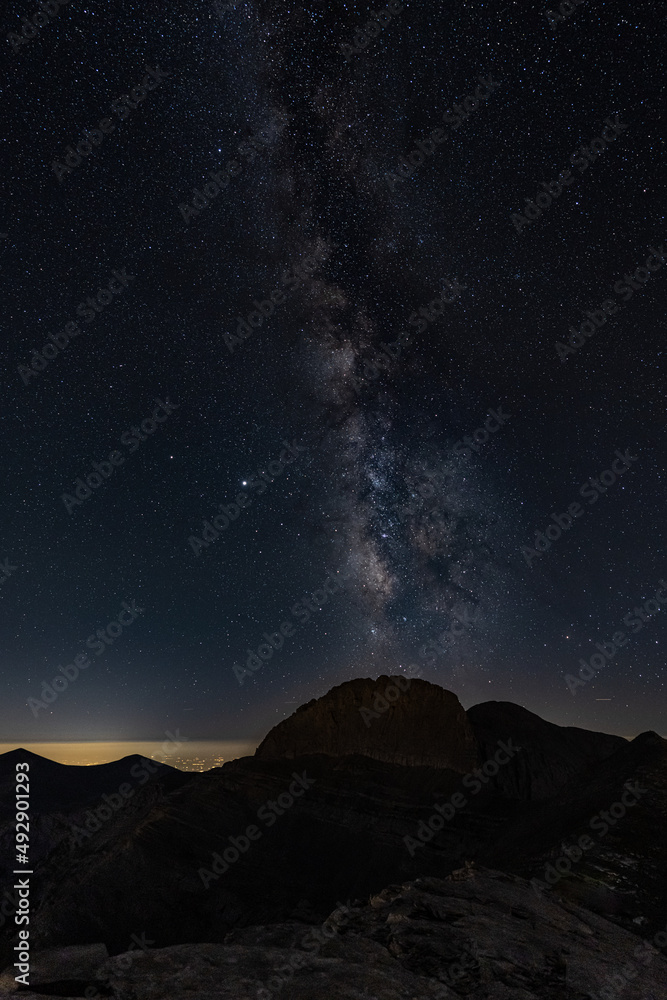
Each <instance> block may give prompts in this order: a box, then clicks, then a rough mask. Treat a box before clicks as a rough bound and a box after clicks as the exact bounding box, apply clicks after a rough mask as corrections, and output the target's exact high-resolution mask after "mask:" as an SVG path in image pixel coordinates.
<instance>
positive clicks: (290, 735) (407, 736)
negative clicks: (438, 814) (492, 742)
mask: <svg viewBox="0 0 667 1000" xmlns="http://www.w3.org/2000/svg"><path fill="white" fill-rule="evenodd" d="M318 753H322V754H327V755H328V756H331V757H344V756H350V755H353V754H360V755H362V756H364V757H369V758H370V759H372V760H383V761H386V762H387V763H390V764H402V765H404V766H407V767H439V768H448V769H450V770H452V771H457V772H458V773H460V774H465V773H466V772H467V771H470V770H471V769H472V768H473V767H474V766H475V765H476V764H477V763H479V761H478V750H477V744H476V741H475V737H474V734H473V731H472V729H471V727H470V724H469V722H468V720H467V718H466V713H465V712H464V710H463V706H462V705H461V703H460V701H459V700H458V698H457V697H456V695H455V694H452V692H451V691H445V689H444V688H441V687H439V686H438V685H437V684H431V683H429V682H428V681H423V680H420V679H418V678H417V679H415V678H413V679H410V678H406V677H387V676H386V675H382V676H381V677H378V678H377V680H375V681H374V680H371V679H370V678H368V677H366V678H358V679H356V680H353V681H347V682H346V683H345V684H340V685H339V686H338V687H334V688H332V689H331V690H330V691H329V692H328V693H327V694H325V695H323V697H321V698H316V699H313V700H312V701H309V702H308V703H307V704H306V705H302V706H301V707H300V708H298V709H297V710H296V712H294V713H293V714H292V715H291V716H290V717H289V718H288V719H284V720H283V721H282V722H279V723H278V725H277V726H274V728H273V729H272V730H271V732H270V733H269V734H268V736H266V737H265V739H264V740H263V741H262V743H260V745H259V746H258V748H257V750H256V751H255V756H256V757H262V758H271V757H274V758H275V757H279V758H287V757H303V756H304V755H306V754H318Z"/></svg>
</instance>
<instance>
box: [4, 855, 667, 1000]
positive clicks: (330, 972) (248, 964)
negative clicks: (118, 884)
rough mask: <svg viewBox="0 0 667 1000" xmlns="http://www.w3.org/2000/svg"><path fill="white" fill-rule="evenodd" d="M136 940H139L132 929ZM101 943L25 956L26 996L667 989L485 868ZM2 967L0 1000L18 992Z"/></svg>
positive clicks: (529, 997) (581, 913)
mask: <svg viewBox="0 0 667 1000" xmlns="http://www.w3.org/2000/svg"><path fill="white" fill-rule="evenodd" d="M137 941H139V942H141V938H139V937H137ZM141 943H142V947H141V948H138V947H137V948H135V949H134V950H132V951H130V952H127V953H125V954H120V955H115V956H114V957H112V958H108V957H107V956H106V948H105V946H104V945H101V944H98V945H84V946H74V947H69V948H62V949H53V950H51V951H48V952H44V953H42V954H41V956H40V955H38V956H35V957H34V959H33V963H32V976H31V986H32V989H30V990H29V991H24V990H21V995H22V996H23V997H25V998H26V1000H28V998H31V997H35V998H36V997H38V996H44V995H45V994H46V995H50V996H54V995H55V996H60V997H72V998H73V997H82V996H87V997H89V998H95V997H102V996H109V997H113V998H117V1000H167V998H168V1000H272V998H275V997H278V996H282V997H283V998H284V1000H449V998H451V1000H455V998H459V997H467V998H469V1000H591V998H598V997H600V998H605V1000H609V998H612V997H613V998H616V997H617V996H618V997H619V998H621V1000H664V997H666V996H667V961H666V960H665V959H664V958H663V957H662V955H660V954H659V953H658V952H657V951H656V950H655V949H652V948H651V947H650V945H649V944H648V943H647V942H640V940H639V939H638V938H637V937H635V936H634V935H633V934H631V933H629V932H628V931H626V930H624V929H622V928H620V927H617V926H615V925H614V924H613V923H610V922H609V921H607V920H605V919H603V918H602V917H599V916H596V915H595V914H593V913H590V912H589V911H587V910H584V909H582V908H580V907H578V906H577V905H575V904H574V903H571V902H568V901H566V900H564V899H560V898H559V897H558V896H557V895H555V894H553V893H548V894H547V893H541V892H540V891H539V890H535V889H534V888H533V887H532V886H531V884H530V883H529V882H527V881H526V880H524V879H521V878H518V877H516V876H512V875H507V874H503V873H501V872H497V871H493V870H490V869H479V870H478V869H475V868H473V867H470V866H467V867H466V868H463V869H459V870H457V871H455V872H453V873H452V874H451V875H450V876H448V877H447V878H446V879H434V878H424V879H417V880H416V881H414V882H407V883H405V884H403V885H394V886H389V887H388V888H386V889H385V890H384V891H382V892H381V893H379V894H378V895H376V896H373V897H371V899H370V901H369V902H368V903H367V904H365V905H359V904H357V905H352V904H351V903H348V904H341V905H340V906H339V907H338V908H337V910H336V911H335V912H334V913H333V914H332V915H331V916H330V917H329V918H328V920H327V921H326V922H325V923H324V924H323V925H320V926H318V927H308V926H307V925H305V924H303V923H296V922H289V923H283V924H274V925H269V926H256V927H247V928H244V929H237V930H234V931H231V932H230V933H229V934H228V935H227V937H226V938H225V941H224V942H223V943H218V944H180V945H174V946H172V947H169V948H160V949H152V948H150V947H149V948H146V947H145V944H144V943H143V942H141ZM15 985H16V984H15V983H14V981H13V978H12V976H11V973H10V972H9V970H5V972H4V973H3V974H2V976H0V1000H7V998H9V997H14V996H16V995H17V994H16V992H15V991H14V988H15Z"/></svg>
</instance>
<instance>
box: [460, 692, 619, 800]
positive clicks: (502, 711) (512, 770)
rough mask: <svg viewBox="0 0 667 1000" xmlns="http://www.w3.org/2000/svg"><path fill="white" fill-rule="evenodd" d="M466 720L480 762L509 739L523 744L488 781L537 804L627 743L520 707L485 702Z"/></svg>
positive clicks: (510, 795)
mask: <svg viewBox="0 0 667 1000" xmlns="http://www.w3.org/2000/svg"><path fill="white" fill-rule="evenodd" d="M467 715H468V720H469V722H470V724H471V726H472V729H473V731H474V733H475V736H476V737H477V741H478V743H479V748H480V753H481V754H482V756H483V758H484V760H486V759H487V758H489V757H492V756H493V753H494V752H495V748H496V746H497V741H498V740H499V739H501V740H506V739H507V738H508V737H511V739H512V740H513V741H514V742H515V743H516V744H517V746H520V747H521V748H522V752H521V753H518V754H516V755H515V756H514V757H513V758H512V760H511V761H510V763H509V764H507V765H506V766H504V767H502V768H501V769H500V771H499V773H498V774H497V776H496V777H495V778H493V779H492V782H491V784H492V785H493V786H494V787H495V788H496V789H497V790H498V791H499V792H500V793H501V794H502V795H504V796H506V797H507V798H510V799H523V800H524V801H528V802H537V801H541V800H544V799H549V798H551V797H552V796H554V795H555V794H556V793H557V792H558V791H559V789H561V788H562V787H563V786H564V785H565V784H566V783H567V782H568V781H570V780H572V779H573V778H575V777H576V776H577V775H579V774H581V773H583V772H586V771H587V770H588V769H589V768H591V767H593V766H594V765H596V764H598V763H599V762H600V761H603V760H605V759H606V758H607V757H610V756H611V755H612V754H613V753H615V752H616V751H617V750H620V749H621V748H622V747H626V746H627V745H628V743H627V740H624V739H623V737H622V736H610V735H608V734H606V733H593V732H590V731H589V730H587V729H575V728H574V727H567V728H566V727H563V726H556V725H554V724H553V723H552V722H546V721H545V720H544V719H540V717H539V716H538V715H534V714H533V713H532V712H529V711H528V710H527V709H525V708H522V707H521V706H520V705H515V704H513V703H512V702H507V701H486V702H483V703H482V704H481V705H474V706H473V707H472V708H469V709H468V713H467Z"/></svg>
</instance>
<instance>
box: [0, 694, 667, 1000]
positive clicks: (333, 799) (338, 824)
mask: <svg viewBox="0 0 667 1000" xmlns="http://www.w3.org/2000/svg"><path fill="white" fill-rule="evenodd" d="M388 690H389V694H390V697H389V699H387V698H385V694H386V692H387V691H388ZM396 692H397V693H396ZM499 747H504V748H505V750H506V751H509V752H504V751H501V752H500V756H496V755H497V754H498V749H499ZM18 760H27V761H28V762H29V763H30V780H31V798H32V809H33V814H32V819H31V823H32V831H33V836H32V846H31V850H32V856H33V863H34V866H35V869H36V874H35V876H34V878H33V906H34V909H33V914H34V915H33V918H32V920H31V941H32V946H33V949H34V951H35V952H37V951H39V950H41V949H47V948H54V947H58V946H68V945H91V946H92V945H95V944H99V943H104V945H105V946H106V948H107V949H108V951H109V953H110V954H112V955H113V954H114V953H119V952H124V951H127V949H128V948H129V947H130V942H132V941H133V940H134V938H133V937H132V935H137V934H141V933H143V934H145V935H146V938H147V939H148V940H150V941H151V942H153V943H152V945H151V947H152V948H161V947H166V946H172V945H179V944H185V943H192V942H209V943H216V942H217V943H222V942H223V941H225V940H226V936H227V935H228V934H231V936H230V937H229V938H228V939H227V941H228V944H229V943H234V942H236V943H237V944H238V945H239V947H240V946H241V944H243V945H244V946H245V945H248V946H249V945H250V944H251V943H252V942H253V941H255V945H256V946H257V947H259V945H260V943H262V942H263V945H262V946H266V944H267V941H268V940H269V938H271V935H274V936H276V941H278V943H279V944H280V946H281V947H282V946H285V945H286V941H287V938H289V934H290V933H292V935H293V934H294V933H296V932H295V931H294V927H295V926H296V927H297V928H298V926H303V924H301V925H299V924H295V921H303V920H308V921H309V922H311V923H315V922H321V921H322V920H324V919H325V918H326V917H327V916H328V915H329V914H330V913H331V911H332V910H333V909H334V908H335V907H336V905H337V903H339V901H341V900H355V899H356V900H358V901H366V900H367V899H368V898H369V897H371V896H375V895H376V894H377V893H380V894H381V897H382V899H383V900H384V902H383V903H382V906H380V911H381V912H382V913H384V908H385V907H387V908H388V912H389V911H391V912H394V913H396V914H398V913H401V912H405V913H406V914H408V915H411V916H410V919H411V920H417V917H418V916H419V915H421V916H419V919H420V920H421V919H422V918H423V919H426V918H427V917H428V919H429V920H431V919H433V912H432V910H433V905H435V904H433V900H432V899H431V898H430V896H429V900H430V901H429V902H427V901H426V898H427V895H428V893H430V892H431V891H432V892H433V893H435V897H437V899H439V900H440V902H439V903H438V904H437V906H440V905H443V906H445V908H447V907H448V906H449V905H450V903H451V900H450V901H449V902H443V899H442V896H443V893H444V894H445V895H446V896H448V895H449V894H450V892H454V889H453V888H452V887H453V886H454V885H456V886H458V888H457V889H456V893H455V895H456V894H458V896H460V894H461V893H463V896H461V898H468V899H469V900H471V906H473V904H474V906H473V908H474V909H479V908H482V909H483V907H484V906H487V905H488V906H489V907H490V908H491V910H493V906H494V905H495V904H493V903H492V902H491V901H490V899H491V897H490V896H489V893H490V892H491V890H490V889H489V888H488V887H489V886H490V885H492V884H493V885H494V886H496V887H502V892H507V893H509V892H510V888H509V887H510V886H511V887H512V888H511V893H513V894H515V895H516V898H517V900H519V899H521V900H523V902H521V903H519V902H517V903H516V907H514V904H513V910H512V912H513V913H514V911H515V910H516V912H518V911H519V910H520V909H521V907H524V908H527V909H531V907H534V906H537V905H538V903H539V898H540V897H539V893H538V892H536V891H533V889H531V888H530V886H528V885H527V884H526V883H524V882H522V881H521V877H523V878H526V879H530V878H533V877H537V878H538V879H540V880H541V881H544V873H545V870H546V869H545V865H546V864H547V863H548V862H549V861H550V860H552V861H553V860H554V859H556V858H559V857H561V856H562V847H561V844H562V843H563V842H565V843H567V844H569V843H576V838H577V837H578V836H580V835H581V834H582V833H583V832H586V831H588V832H589V833H590V832H591V831H590V829H589V823H590V820H591V818H592V817H594V816H595V815H596V814H597V813H598V812H599V811H600V810H604V809H605V808H609V807H610V806H611V805H612V803H614V802H616V801H618V800H619V799H620V797H621V795H622V793H623V791H624V787H623V786H624V782H626V781H630V782H636V783H638V786H639V787H641V788H645V789H646V794H642V796H641V797H640V799H639V801H638V802H637V804H636V805H633V808H628V809H627V811H626V815H624V817H623V819H622V820H619V821H618V822H617V823H616V822H615V823H614V825H613V827H610V828H609V830H608V832H607V833H606V835H605V836H604V837H601V836H599V834H598V833H596V834H595V835H593V836H592V841H594V843H592V846H591V849H590V850H587V851H586V852H585V853H584V856H583V857H582V858H581V859H580V860H579V861H578V863H576V864H572V865H571V871H570V872H569V874H568V875H567V876H566V877H564V878H560V877H559V879H558V884H557V888H555V889H553V890H551V899H552V900H556V899H558V898H565V899H567V900H569V901H570V903H571V902H572V901H575V902H578V903H580V904H581V905H583V906H586V907H587V908H588V910H589V911H594V912H596V913H597V914H598V915H599V918H600V919H602V918H606V919H607V920H609V919H611V920H613V921H614V922H615V923H616V924H619V925H621V926H622V927H623V928H625V930H624V932H623V933H627V931H628V930H631V931H634V932H636V931H637V930H639V928H640V925H639V924H637V923H636V922H633V921H635V920H636V918H637V917H639V916H641V917H643V918H644V919H643V921H642V922H641V929H642V932H645V933H655V931H656V930H657V929H659V928H660V927H661V924H660V919H661V918H663V916H664V912H665V906H666V904H667V896H666V894H665V884H666V881H667V880H666V878H665V876H666V875H667V866H666V864H665V848H664V836H663V830H662V827H661V825H660V817H661V816H664V813H665V805H666V801H667V800H666V796H665V789H666V783H667V743H666V742H665V741H664V740H662V739H661V738H660V737H658V736H656V735H655V734H643V735H642V736H639V737H637V738H636V739H635V740H633V741H631V742H628V741H627V740H624V739H622V738H620V737H617V736H609V735H606V734H602V733H594V732H588V731H586V730H580V729H574V728H563V727H559V726H555V725H553V724H551V723H549V722H545V721H544V720H542V719H540V718H539V717H538V716H536V715H533V714H532V713H531V712H528V711H526V709H524V708H521V707H520V706H518V705H514V704H511V703H505V702H487V703H484V704H481V705H477V706H475V707H474V708H471V709H470V710H469V711H468V712H465V711H464V710H463V708H462V707H461V705H460V703H459V701H458V699H457V698H456V696H455V695H454V694H452V693H451V692H448V691H444V690H443V689H442V688H439V687H438V686H437V685H434V684H431V683H428V682H426V681H422V680H419V679H413V680H411V681H410V682H409V684H408V683H406V679H405V678H389V677H386V676H382V677H379V678H378V679H377V680H371V679H361V678H360V679H357V680H354V681H350V682H348V683H346V684H342V685H339V686H338V687H335V688H333V689H332V690H331V691H329V692H328V694H326V695H324V697H322V698H318V699H315V700H313V701H311V702H309V703H308V704H307V705H303V706H301V707H300V708H299V709H297V711H296V712H294V713H293V715H291V716H290V717H289V718H288V719H285V720H284V721H283V722H281V723H279V724H278V725H277V726H276V727H274V729H273V730H271V732H270V733H269V734H268V735H267V736H266V738H265V739H264V741H263V742H262V743H261V745H260V746H259V747H258V749H257V751H256V753H255V755H254V756H253V757H244V758H241V759H239V760H235V761H230V762H229V763H227V764H225V765H224V766H223V767H220V768H214V769H213V770H211V771H208V772H205V773H203V774H202V773H193V772H181V771H176V770H174V769H173V768H170V767H168V766H165V765H160V764H156V763H155V762H149V761H147V760H146V759H145V758H140V757H136V756H135V757H126V758H124V759H123V760H120V761H115V762H113V763H111V764H103V765H97V766H93V767H72V766H66V765H62V764H57V763H54V762H53V761H50V760H46V759H44V758H42V757H38V756H37V755H35V754H31V753H28V752H26V751H22V750H20V751H19V750H17V751H12V752H11V753H9V754H4V755H2V757H0V819H1V820H2V827H3V835H2V859H3V864H4V866H5V867H4V869H3V870H2V876H3V881H4V883H5V886H4V887H3V889H4V888H5V887H6V889H7V890H10V889H11V885H12V876H11V858H12V856H13V855H12V852H11V847H12V845H13V840H12V837H13V827H12V826H11V819H10V818H11V812H12V808H13V801H12V799H13V776H14V770H15V764H16V762H17V761H18ZM494 761H495V762H496V763H494ZM498 761H501V762H500V763H498ZM489 762H491V763H489ZM128 789H131V791H130V792H128ZM119 790H123V791H122V794H121V791H119ZM451 803H454V806H452V805H451ZM440 816H444V817H445V819H444V821H441V820H440V819H439V818H437V819H436V821H435V823H434V824H433V826H432V827H431V829H430V830H429V828H428V823H429V821H430V820H431V819H432V818H433V817H440ZM249 829H253V830H254V831H255V832H254V833H253V835H252V836H251V835H250V833H249ZM434 829H435V832H434ZM420 832H421V837H420ZM230 838H231V839H230ZM225 852H226V853H225ZM216 854H217V856H218V857H219V858H220V860H219V861H218V862H217V870H216V864H215V863H214V857H215V856H216ZM223 854H224V855H225V861H224V862H223V859H222V857H221V856H222V855H223ZM226 862H229V863H226ZM223 863H224V868H222V865H223ZM471 864H474V865H475V866H478V867H477V868H471V867H470V865H471ZM462 866H463V868H464V869H465V870H466V871H467V872H468V874H469V875H470V873H471V872H472V873H474V872H475V871H477V872H478V874H477V875H476V876H475V877H474V878H473V879H472V881H471V879H470V878H467V879H465V878H463V875H461V874H459V876H457V877H456V878H454V881H453V882H451V881H450V882H447V883H443V882H442V880H443V879H445V878H446V877H447V876H448V875H450V874H451V873H452V872H455V871H457V870H459V869H461V868H462ZM481 866H484V867H485V868H486V867H488V868H491V869H494V870H499V871H503V872H505V873H507V875H506V876H500V875H499V874H498V873H497V872H496V874H495V875H493V874H488V873H487V874H482V873H481V872H480V868H481ZM202 873H203V874H202ZM510 876H511V877H510ZM415 879H417V880H420V881H419V882H418V884H417V886H415V887H414V889H412V890H410V896H409V898H410V900H411V902H410V904H409V905H408V904H407V903H400V899H401V898H402V897H401V895H400V892H399V890H398V889H397V888H396V884H397V883H399V884H402V883H406V882H408V881H410V880H415ZM433 879H435V880H436V882H437V885H436V882H433V883H432V882H431V881H430V880H433ZM422 880H423V881H422ZM479 880H482V881H479ZM483 880H486V881H483ZM488 880H491V881H488ZM494 880H495V881H494ZM498 880H500V881H498ZM387 885H391V886H393V888H392V889H390V890H386V892H383V891H382V890H384V887H385V886H387ZM443 885H445V886H449V888H445V889H443ZM424 886H427V887H428V886H431V889H427V888H424ZM461 886H464V888H465V891H464V889H462V888H461ZM466 887H467V888H466ZM484 887H486V888H484ZM493 891H494V892H496V890H495V889H494V890H493ZM497 891H500V888H497ZM546 891H547V893H548V892H549V890H548V889H547V890H546ZM458 896H457V898H458ZM487 896H489V898H488V899H487ZM4 898H6V897H4ZM392 900H393V901H392ZM485 900H486V902H485ZM37 904H38V905H37ZM373 905H376V904H373ZM457 905H458V906H462V905H463V904H461V903H459V904H457ZM540 905H543V904H540ZM549 905H554V906H555V905H556V904H555V902H554V903H553V904H552V903H550V904H549ZM568 905H570V904H568ZM378 906H379V904H378ZM436 909H437V907H436ZM464 909H465V908H464ZM355 912H356V911H355ZM364 912H365V911H364ZM364 912H360V913H357V916H356V917H355V920H357V923H358V927H359V933H363V934H364V935H370V938H372V939H373V940H376V939H377V940H383V941H386V940H387V939H386V926H385V925H386V921H384V923H383V920H384V918H383V919H382V920H380V923H378V920H379V918H378V917H377V914H376V915H375V916H374V915H373V914H374V913H375V910H373V909H372V908H371V910H370V911H368V912H365V915H364ZM465 912H466V913H469V912H470V911H469V910H465ZM568 912H569V911H568ZM429 914H430V916H428V915H429ZM393 919H394V918H392V920H393ZM554 919H555V918H554ZM559 919H560V920H561V921H562V919H563V916H562V914H561V916H560V917H559ZM589 919H593V917H592V913H589ZM572 920H574V917H572ZM663 922H664V919H663ZM390 923H391V921H390ZM268 924H270V925H271V926H273V927H274V928H275V929H274V931H270V930H266V931H261V932H260V931H259V930H257V925H268ZM278 924H280V925H281V926H283V925H286V924H287V925H288V926H289V927H291V928H292V931H290V932H289V933H288V931H287V930H283V931H280V929H279V927H278V926H277V925H278ZM380 924H382V926H383V927H385V930H383V931H380V929H379V927H380ZM602 926H604V927H607V924H606V923H605V921H604V920H602ZM253 927H254V928H255V930H253V929H252V928H253ZM242 928H246V930H242ZM429 928H430V929H429V934H431V935H432V934H434V933H435V932H436V930H437V927H434V926H431V925H429ZM12 931H13V925H12V923H11V921H9V920H7V921H6V922H5V923H4V924H3V927H2V932H3V934H4V938H3V952H2V957H3V960H4V962H5V963H6V962H8V961H9V958H10V955H11V945H12V942H11V940H10V936H11V933H12ZM232 931H233V933H231V932H232ZM475 933H476V932H474V929H473V928H472V924H471V927H470V928H469V934H470V935H472V937H471V940H472V938H473V937H474V934H475ZM554 933H555V932H554ZM608 933H609V934H612V930H611V927H610V928H609V931H608ZM396 934H398V931H397V930H396V931H395V930H393V929H392V931H391V935H394V937H392V940H395V942H399V941H400V940H401V935H400V934H398V937H395V935H396ZM262 935H264V937H262ZM266 935H268V937H266ZM281 935H282V936H281ZM286 935H287V937H286ZM391 935H390V936H391ZM610 940H611V938H610ZM480 941H481V939H480ZM471 947H472V946H471ZM480 947H482V946H481V943H480ZM484 947H486V945H485V946H484ZM395 948H396V949H398V950H397V951H396V954H403V950H405V954H410V953H411V952H412V951H413V946H412V945H411V944H410V943H409V942H405V941H404V942H403V943H401V944H400V946H399V944H398V943H395ZM402 949H403V950H402ZM436 950H437V949H436ZM94 954H95V955H96V956H97V957H96V959H95V961H97V962H98V963H99V953H98V952H94ZM156 954H157V953H156ZM216 954H217V953H216ZM149 955H152V953H146V955H144V954H143V953H142V954H141V956H138V957H137V960H136V962H134V963H133V968H136V969H138V968H139V967H140V966H141V962H145V961H148V957H147V956H149ZM200 957H201V956H200ZM154 960H156V959H155V958H154V956H153V957H152V958H151V961H154ZM413 960H414V955H413V958H412V959H411V961H413ZM499 961H500V959H499ZM406 963H407V966H409V965H410V962H407V959H406ZM418 964H419V963H418ZM427 965H428V963H427ZM415 968H416V967H415ZM419 969H420V974H424V973H425V969H426V966H424V964H423V962H422V964H421V965H420V966H419ZM413 971H414V970H413ZM44 974H45V975H46V973H44ZM128 974H129V973H128ZM155 974H156V975H157V973H155ZM469 974H470V975H473V973H472V972H470V973H469ZM49 975H51V974H50V973H49ZM202 975H203V973H202ZM554 975H555V976H556V979H555V980H554V982H556V981H560V980H558V976H559V975H560V973H557V970H556V972H554ZM5 976H6V974H5ZM72 978H74V979H76V977H67V976H65V975H63V976H61V977H60V979H61V980H63V981H65V980H67V979H70V980H72ZM473 978H474V975H473ZM33 982H34V980H33ZM561 985H562V984H561ZM67 988H71V982H70V985H69V986H68V987H67ZM406 988H407V987H406ZM554 988H555V987H554ZM424 995H429V994H424ZM489 995H490V994H489ZM575 995H576V994H575ZM628 995H629V996H631V994H628Z"/></svg>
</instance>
